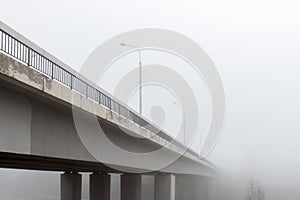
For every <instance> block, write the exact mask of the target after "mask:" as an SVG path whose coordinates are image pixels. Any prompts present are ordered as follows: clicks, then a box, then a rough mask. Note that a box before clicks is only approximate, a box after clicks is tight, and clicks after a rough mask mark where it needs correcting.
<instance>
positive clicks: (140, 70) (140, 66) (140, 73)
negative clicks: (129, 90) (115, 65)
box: [120, 43, 142, 114]
mask: <svg viewBox="0 0 300 200" xmlns="http://www.w3.org/2000/svg"><path fill="white" fill-rule="evenodd" d="M120 45H121V46H124V47H126V46H127V47H131V48H134V49H136V50H137V52H138V53H139V94H140V96H139V111H140V114H142V52H141V50H140V49H139V48H138V47H136V46H134V45H131V44H126V43H120Z"/></svg>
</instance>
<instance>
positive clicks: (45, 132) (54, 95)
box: [0, 21, 216, 200]
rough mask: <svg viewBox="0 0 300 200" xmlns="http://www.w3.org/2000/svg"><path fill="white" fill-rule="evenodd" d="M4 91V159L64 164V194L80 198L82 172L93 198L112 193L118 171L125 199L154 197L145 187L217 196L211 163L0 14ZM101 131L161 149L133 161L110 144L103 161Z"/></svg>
mask: <svg viewBox="0 0 300 200" xmlns="http://www.w3.org/2000/svg"><path fill="white" fill-rule="evenodd" d="M0 96H1V97H0V110H1V112H0V167H1V168H12V169H28V170H44V171H58V172H61V173H62V174H61V181H60V188H61V199H62V200H79V199H81V187H82V174H83V173H89V174H90V184H89V187H90V199H91V200H100V199H101V200H110V199H111V197H110V196H111V195H110V194H111V190H112V188H111V187H112V184H111V175H112V174H120V175H121V178H120V180H119V184H120V188H121V197H120V198H121V200H148V199H149V200H150V199H151V197H149V195H146V193H145V191H146V190H147V187H153V188H154V194H153V198H152V199H155V200H171V199H176V200H196V199H197V200H199V199H201V200H210V199H213V198H214V197H213V196H214V191H213V187H212V185H213V183H214V176H215V172H216V168H215V167H214V165H213V164H211V163H210V162H208V161H207V160H204V159H200V158H199V156H198V154H197V153H196V152H194V151H193V150H191V149H186V147H185V146H184V145H183V144H182V143H181V142H179V141H176V140H174V139H173V138H172V137H171V136H169V135H168V134H167V133H165V132H164V131H163V130H160V129H159V127H156V126H155V125H154V124H151V123H150V122H149V121H148V120H147V119H146V118H144V117H143V116H141V115H139V114H138V113H136V112H135V111H134V110H133V109H131V108H129V107H128V106H127V105H125V104H123V103H122V102H121V101H119V100H118V99H116V98H114V97H113V96H111V95H110V94H108V93H107V92H106V91H104V90H103V89H102V88H100V87H99V86H98V85H96V84H95V83H93V82H91V81H90V80H88V79H87V78H86V77H84V76H82V75H80V74H78V72H76V71H75V70H74V69H72V68H71V67H69V66H68V65H66V64H65V63H63V62H62V61H61V60H59V59H57V58H56V57H55V56H53V55H51V54H50V53H48V52H47V51H45V50H44V49H42V48H41V47H39V46H37V45H36V44H34V43H33V42H31V41H30V40H28V39H27V38H25V37H24V36H22V35H21V34H19V33H18V32H16V31H15V30H13V29H12V28H10V27H9V26H7V25H6V24H4V23H2V22H1V21H0ZM74 110H75V113H76V114H75V115H76V116H74ZM74 117H77V118H80V119H81V121H80V123H81V127H85V129H84V132H85V133H86V135H87V136H88V137H85V138H90V139H83V138H82V137H81V136H80V134H78V127H76V122H75V121H76V120H75V119H74ZM93 120H96V121H97V123H99V124H100V125H101V127H102V129H104V131H103V132H99V131H98V129H97V128H95V127H94V126H93V125H92V121H93ZM124 130H125V132H129V133H130V134H126V133H124ZM104 135H105V137H107V138H109V140H110V141H111V142H112V143H114V144H115V145H116V146H118V147H120V148H122V149H125V150H126V151H129V152H133V153H135V152H139V153H145V155H146V154H147V153H148V152H153V151H156V150H158V149H161V148H163V149H164V151H162V152H161V154H159V155H156V157H152V158H151V159H145V160H143V159H141V160H140V159H137V158H133V161H130V160H128V158H124V157H122V155H117V156H114V155H110V153H111V152H110V151H109V150H108V149H107V150H103V151H102V152H101V153H102V154H103V155H105V158H106V159H104V160H103V161H102V160H100V159H98V158H97V155H95V154H93V151H97V149H99V148H100V147H105V146H106V145H107V144H106V143H107V141H105V140H102V139H99V138H103V137H102V136H104ZM94 138H95V139H94ZM145 157H146V156H145ZM173 158H174V162H172V163H171V164H170V165H168V166H165V167H162V168H160V167H158V166H157V163H159V162H162V161H163V160H166V159H173ZM153 169H155V170H153ZM150 177H151V178H150ZM149 178H150V179H149ZM149 180H150V181H149ZM58 184H59V183H58ZM149 185H150V186H149Z"/></svg>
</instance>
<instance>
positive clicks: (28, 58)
mask: <svg viewBox="0 0 300 200" xmlns="http://www.w3.org/2000/svg"><path fill="white" fill-rule="evenodd" d="M27 49H28V51H27V53H28V55H27V56H28V57H27V65H28V67H29V66H30V48H29V47H27Z"/></svg>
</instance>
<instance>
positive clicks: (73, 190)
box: [60, 172, 82, 200]
mask: <svg viewBox="0 0 300 200" xmlns="http://www.w3.org/2000/svg"><path fill="white" fill-rule="evenodd" d="M81 180H82V177H81V174H78V173H77V172H72V173H69V172H66V173H64V174H62V175H61V176H60V195H61V200H81V184H82V183H81Z"/></svg>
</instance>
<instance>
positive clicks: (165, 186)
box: [154, 174, 175, 200]
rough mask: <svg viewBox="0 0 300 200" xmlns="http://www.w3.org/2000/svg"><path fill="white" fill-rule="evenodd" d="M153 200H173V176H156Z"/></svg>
mask: <svg viewBox="0 0 300 200" xmlns="http://www.w3.org/2000/svg"><path fill="white" fill-rule="evenodd" d="M154 193H155V200H174V197H175V176H174V175H172V174H157V175H156V176H155V182H154Z"/></svg>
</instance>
